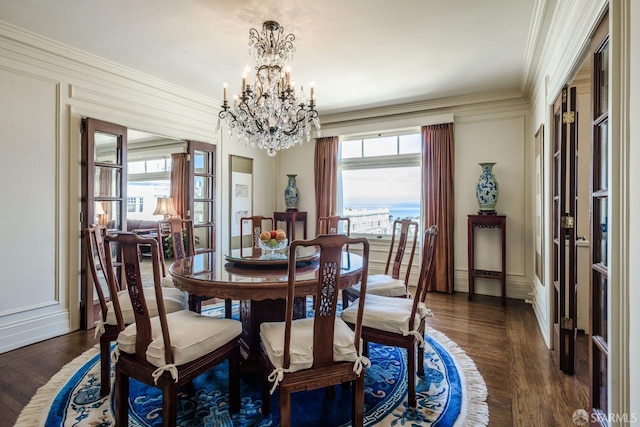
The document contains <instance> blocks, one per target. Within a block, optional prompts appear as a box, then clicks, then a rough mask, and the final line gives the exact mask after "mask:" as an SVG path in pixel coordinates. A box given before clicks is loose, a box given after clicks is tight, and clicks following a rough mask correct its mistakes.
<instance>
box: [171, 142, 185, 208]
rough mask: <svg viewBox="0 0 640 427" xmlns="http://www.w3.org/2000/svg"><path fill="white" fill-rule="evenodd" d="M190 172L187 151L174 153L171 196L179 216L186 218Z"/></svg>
mask: <svg viewBox="0 0 640 427" xmlns="http://www.w3.org/2000/svg"><path fill="white" fill-rule="evenodd" d="M188 174H189V171H188V167H187V153H173V154H172V155H171V197H173V207H174V208H175V209H176V212H177V213H178V217H179V218H186V216H185V214H186V212H187V185H188V182H187V180H188V179H189V175H188Z"/></svg>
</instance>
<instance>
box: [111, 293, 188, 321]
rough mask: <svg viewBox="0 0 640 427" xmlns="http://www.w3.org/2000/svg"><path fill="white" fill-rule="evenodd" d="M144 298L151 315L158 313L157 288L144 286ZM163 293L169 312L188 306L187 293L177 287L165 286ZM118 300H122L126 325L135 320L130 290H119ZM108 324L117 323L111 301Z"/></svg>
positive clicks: (121, 304) (165, 307)
mask: <svg viewBox="0 0 640 427" xmlns="http://www.w3.org/2000/svg"><path fill="white" fill-rule="evenodd" d="M143 292H144V298H145V300H146V301H147V305H148V307H149V312H150V315H151V317H155V316H157V315H158V305H157V304H156V290H155V288H151V287H149V288H147V287H145V288H143ZM162 295H163V297H164V298H163V300H164V309H165V311H166V312H167V313H173V312H174V311H179V310H183V309H184V308H185V307H186V306H187V294H186V292H183V291H181V290H180V289H176V288H163V289H162ZM118 300H119V301H120V310H121V311H122V318H123V319H124V323H125V325H130V324H131V323H133V322H134V321H135V318H134V316H133V307H132V306H131V298H129V291H127V290H126V289H125V290H124V291H120V292H118ZM106 324H107V325H117V324H118V322H117V321H116V313H115V311H114V310H113V303H112V302H111V301H109V302H108V303H107V321H106Z"/></svg>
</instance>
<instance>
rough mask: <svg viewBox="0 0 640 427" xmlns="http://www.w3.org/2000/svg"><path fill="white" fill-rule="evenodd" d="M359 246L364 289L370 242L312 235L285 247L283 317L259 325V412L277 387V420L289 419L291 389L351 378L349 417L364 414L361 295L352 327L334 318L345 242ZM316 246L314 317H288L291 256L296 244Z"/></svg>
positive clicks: (357, 420) (357, 421)
mask: <svg viewBox="0 0 640 427" xmlns="http://www.w3.org/2000/svg"><path fill="white" fill-rule="evenodd" d="M347 244H348V245H357V247H358V248H359V247H360V245H361V247H362V256H363V264H362V278H361V284H362V285H361V287H360V289H361V292H362V296H364V292H365V291H366V289H367V267H368V259H369V242H368V241H367V240H366V239H365V238H355V239H354V238H349V237H347V236H345V235H321V236H318V237H316V238H315V239H311V240H296V241H294V242H293V243H291V245H290V246H289V261H288V286H287V298H286V311H285V320H284V321H283V322H263V323H262V324H261V325H260V349H261V360H262V362H261V364H262V376H263V379H262V413H263V414H265V415H267V414H269V413H270V412H271V401H270V394H271V393H273V392H274V391H275V390H276V389H279V401H280V425H281V426H283V427H288V426H290V425H291V424H292V420H291V394H292V393H294V392H297V391H302V390H314V389H319V388H325V387H328V388H330V389H332V387H330V386H333V385H336V384H342V383H350V384H351V386H352V397H351V398H352V405H351V407H352V414H351V415H352V422H353V425H354V426H362V424H363V414H364V374H362V375H361V371H362V369H363V367H366V366H368V365H369V360H368V359H367V358H366V357H364V356H362V353H361V339H360V335H361V318H362V310H363V307H364V298H361V299H360V301H362V302H361V303H359V304H354V305H353V307H354V309H355V310H356V311H358V312H359V314H356V319H355V322H354V325H353V329H351V328H350V327H349V326H348V325H347V324H346V323H345V322H344V321H343V320H342V319H341V318H340V317H336V310H337V302H338V290H339V289H338V288H339V283H340V272H341V266H342V263H343V258H344V256H345V255H344V254H343V248H344V246H345V245H347ZM309 246H315V247H317V248H318V250H319V252H320V255H319V256H320V258H319V261H318V273H317V278H316V280H315V292H314V296H315V303H314V307H313V309H314V313H315V314H314V316H313V317H308V318H302V319H297V320H293V312H294V297H295V296H296V260H295V256H294V254H295V253H296V250H297V249H298V247H301V248H304V247H309Z"/></svg>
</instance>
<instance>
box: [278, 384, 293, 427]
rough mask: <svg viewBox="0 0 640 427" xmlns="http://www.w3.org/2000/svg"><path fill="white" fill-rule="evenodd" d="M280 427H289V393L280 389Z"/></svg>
mask: <svg viewBox="0 0 640 427" xmlns="http://www.w3.org/2000/svg"><path fill="white" fill-rule="evenodd" d="M280 427H291V393H290V392H289V391H288V390H286V389H285V390H284V391H283V389H282V388H280Z"/></svg>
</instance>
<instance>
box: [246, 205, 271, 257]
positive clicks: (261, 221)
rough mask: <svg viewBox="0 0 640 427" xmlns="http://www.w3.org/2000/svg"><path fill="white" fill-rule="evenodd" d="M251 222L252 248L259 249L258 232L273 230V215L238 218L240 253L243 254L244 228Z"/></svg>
mask: <svg viewBox="0 0 640 427" xmlns="http://www.w3.org/2000/svg"><path fill="white" fill-rule="evenodd" d="M248 224H251V247H252V248H253V250H260V245H259V242H260V233H262V232H263V231H271V230H273V229H274V228H273V226H274V222H273V217H268V216H262V215H253V216H246V217H242V218H240V254H243V248H244V247H245V246H244V242H243V237H244V229H245V228H246V227H247V226H248Z"/></svg>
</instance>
